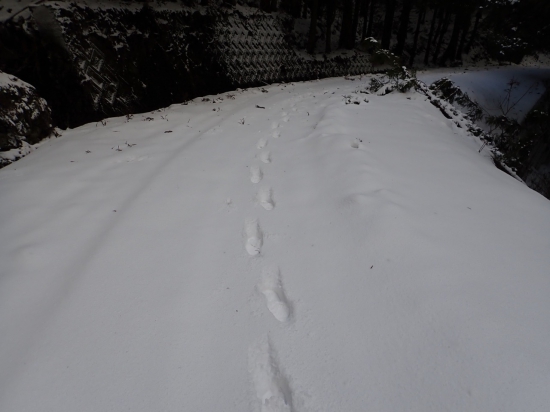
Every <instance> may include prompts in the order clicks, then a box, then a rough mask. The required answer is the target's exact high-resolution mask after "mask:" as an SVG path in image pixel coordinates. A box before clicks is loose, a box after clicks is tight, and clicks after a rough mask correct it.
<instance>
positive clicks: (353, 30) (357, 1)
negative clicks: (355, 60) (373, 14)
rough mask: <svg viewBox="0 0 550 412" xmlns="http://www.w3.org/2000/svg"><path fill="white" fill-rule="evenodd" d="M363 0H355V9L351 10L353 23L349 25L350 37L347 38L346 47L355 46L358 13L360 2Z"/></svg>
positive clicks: (351, 47) (359, 12)
mask: <svg viewBox="0 0 550 412" xmlns="http://www.w3.org/2000/svg"><path fill="white" fill-rule="evenodd" d="M363 1H364V0H355V10H354V12H353V23H352V25H351V37H350V38H349V45H348V46H349V47H348V49H353V48H354V47H355V41H356V40H357V27H358V26H359V14H361V3H362V2H363Z"/></svg>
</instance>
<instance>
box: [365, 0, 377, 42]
mask: <svg viewBox="0 0 550 412" xmlns="http://www.w3.org/2000/svg"><path fill="white" fill-rule="evenodd" d="M375 13H376V0H371V4H370V11H369V28H368V29H367V37H372V25H373V23H374V14H375Z"/></svg>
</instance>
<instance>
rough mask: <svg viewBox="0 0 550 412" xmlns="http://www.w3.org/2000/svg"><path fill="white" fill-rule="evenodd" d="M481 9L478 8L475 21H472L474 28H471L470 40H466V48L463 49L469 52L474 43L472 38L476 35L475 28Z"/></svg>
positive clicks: (476, 27)
mask: <svg viewBox="0 0 550 412" xmlns="http://www.w3.org/2000/svg"><path fill="white" fill-rule="evenodd" d="M481 16H482V11H481V9H478V11H477V13H476V21H475V23H474V28H473V30H472V34H471V35H470V40H469V41H468V44H467V45H466V49H465V50H464V51H465V52H466V53H470V50H471V48H472V46H473V44H474V40H475V38H476V36H477V29H478V28H479V21H480V20H481Z"/></svg>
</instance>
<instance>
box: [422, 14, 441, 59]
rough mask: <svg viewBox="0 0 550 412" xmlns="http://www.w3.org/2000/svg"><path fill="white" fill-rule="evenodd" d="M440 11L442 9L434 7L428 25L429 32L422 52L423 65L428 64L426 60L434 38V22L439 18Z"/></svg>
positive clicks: (428, 57)
mask: <svg viewBox="0 0 550 412" xmlns="http://www.w3.org/2000/svg"><path fill="white" fill-rule="evenodd" d="M441 12H442V9H440V8H439V7H436V8H435V9H434V14H433V16H432V24H431V25H430V34H428V44H427V45H426V53H425V54H424V64H425V65H427V64H428V61H429V59H430V51H431V48H432V42H433V38H434V30H435V22H436V20H437V19H438V18H439V19H441V16H440V14H441Z"/></svg>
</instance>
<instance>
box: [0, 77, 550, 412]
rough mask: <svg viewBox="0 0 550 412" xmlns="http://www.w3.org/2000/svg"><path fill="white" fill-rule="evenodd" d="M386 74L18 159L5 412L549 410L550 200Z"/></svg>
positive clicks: (3, 344)
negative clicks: (378, 84)
mask: <svg viewBox="0 0 550 412" xmlns="http://www.w3.org/2000/svg"><path fill="white" fill-rule="evenodd" d="M367 80H368V79H363V80H359V79H357V80H356V81H348V80H344V79H328V80H323V81H318V82H310V83H304V84H294V85H293V84H289V85H273V86H270V87H266V88H265V89H264V90H262V89H253V90H252V89H251V90H247V91H243V92H236V93H233V94H229V95H220V96H210V99H209V101H201V99H197V100H196V101H194V102H191V103H189V105H185V106H172V107H171V108H168V109H166V110H164V111H157V112H154V113H147V114H143V115H135V116H133V118H128V119H125V118H117V119H108V120H106V122H105V124H102V123H98V124H89V125H85V126H82V127H80V128H77V129H74V130H70V131H67V132H65V133H64V135H63V136H62V137H60V138H57V139H51V140H48V141H47V142H45V143H44V144H43V145H42V146H41V147H40V148H39V149H38V150H36V151H35V152H33V153H31V154H30V155H29V156H28V157H26V158H24V159H23V160H21V161H19V162H17V163H14V164H12V165H10V166H8V167H6V168H5V169H2V170H0V233H1V234H2V242H1V246H0V261H1V262H2V265H1V267H0V270H1V274H0V339H1V341H0V410H2V411H6V412H15V411H17V412H21V411H71V412H74V411H79V412H85V411H90V412H92V411H93V412H97V411H122V410H132V411H147V412H149V411H160V410H163V411H193V412H194V411H235V412H237V411H238V412H242V411H265V412H267V411H278V412H280V411H296V412H306V411H312V412H313V411H315V412H319V411H327V412H328V411H331V412H334V411H387V412H395V411H404V410H407V411H419V412H427V411H433V412H436V411H437V412H441V411H499V410H507V411H516V410H522V411H545V410H547V408H548V405H550V391H549V390H548V388H549V387H550V357H549V356H548V354H549V353H550V326H549V323H548V319H549V316H550V300H549V299H548V296H550V274H549V269H548V268H549V267H550V254H549V253H548V251H549V250H550V237H549V235H548V234H549V233H550V203H549V202H548V200H547V199H545V198H543V197H542V196H541V195H539V194H538V193H536V192H534V191H532V190H530V189H529V188H527V187H526V186H525V185H523V184H522V183H520V182H518V181H517V180H515V179H513V178H512V177H510V176H508V175H506V174H505V173H503V172H501V171H499V170H498V169H496V168H495V167H494V166H493V165H492V163H491V160H490V159H489V156H488V155H487V153H485V152H482V153H481V154H479V153H478V149H479V147H480V146H481V143H480V142H479V141H477V140H476V139H475V138H473V137H471V136H468V135H467V134H466V132H465V131H464V129H459V128H457V127H456V126H455V125H454V123H452V122H451V121H449V120H447V119H445V118H444V117H443V116H442V115H441V113H440V112H439V110H438V109H436V108H435V107H433V106H432V105H431V104H429V103H428V102H426V101H425V97H424V96H422V95H420V94H414V93H409V94H404V95H403V94H391V95H388V96H384V97H380V96H373V95H369V94H363V93H359V92H360V91H361V90H364V88H365V85H366V83H367ZM355 92H356V93H355ZM354 93H355V95H354V99H355V100H356V101H361V104H359V105H357V104H345V101H346V100H347V101H349V99H346V98H344V97H343V96H347V95H350V94H354Z"/></svg>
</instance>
